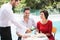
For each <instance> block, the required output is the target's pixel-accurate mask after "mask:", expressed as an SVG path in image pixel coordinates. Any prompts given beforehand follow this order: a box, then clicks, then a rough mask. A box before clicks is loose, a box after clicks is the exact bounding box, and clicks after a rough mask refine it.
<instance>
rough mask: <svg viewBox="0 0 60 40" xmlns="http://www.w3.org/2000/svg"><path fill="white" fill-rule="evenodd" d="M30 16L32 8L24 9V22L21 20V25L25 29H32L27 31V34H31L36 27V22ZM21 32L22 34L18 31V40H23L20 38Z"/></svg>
mask: <svg viewBox="0 0 60 40" xmlns="http://www.w3.org/2000/svg"><path fill="white" fill-rule="evenodd" d="M29 16H30V8H28V7H27V8H25V9H24V16H23V20H21V22H20V24H22V26H23V27H27V28H29V29H30V31H27V32H26V33H29V32H31V28H32V26H33V27H36V26H35V22H34V20H33V19H32V18H30V17H29ZM19 32H21V31H19V30H17V35H18V37H19V38H18V40H21V36H19V35H21V34H19Z"/></svg>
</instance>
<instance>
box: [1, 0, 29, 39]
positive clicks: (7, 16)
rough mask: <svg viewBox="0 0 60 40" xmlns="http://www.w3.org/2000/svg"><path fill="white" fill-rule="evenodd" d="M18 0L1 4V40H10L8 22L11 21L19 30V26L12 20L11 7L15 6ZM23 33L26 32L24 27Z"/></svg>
mask: <svg viewBox="0 0 60 40" xmlns="http://www.w3.org/2000/svg"><path fill="white" fill-rule="evenodd" d="M18 3H19V0H10V2H9V3H6V4H3V5H2V6H1V9H0V35H1V40H12V37H11V26H10V25H9V22H10V21H11V22H12V23H13V24H14V25H16V26H17V27H19V28H21V26H20V24H19V23H17V21H16V20H14V16H13V11H12V7H15V6H17V4H18ZM24 29H25V31H26V30H28V29H27V28H26V27H25V28H24Z"/></svg>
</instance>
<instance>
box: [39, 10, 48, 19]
mask: <svg viewBox="0 0 60 40" xmlns="http://www.w3.org/2000/svg"><path fill="white" fill-rule="evenodd" d="M42 12H43V13H44V15H45V18H46V19H48V16H49V13H48V11H47V10H43V11H41V12H40V13H42Z"/></svg>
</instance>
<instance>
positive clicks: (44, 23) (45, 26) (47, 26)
mask: <svg viewBox="0 0 60 40" xmlns="http://www.w3.org/2000/svg"><path fill="white" fill-rule="evenodd" d="M48 16H49V14H48V11H46V10H43V11H41V14H40V17H41V19H42V20H41V21H39V22H38V23H37V29H38V31H39V32H42V33H44V34H46V35H47V37H48V38H49V40H54V37H53V35H52V21H50V20H48Z"/></svg>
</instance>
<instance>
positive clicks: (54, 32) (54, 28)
mask: <svg viewBox="0 0 60 40" xmlns="http://www.w3.org/2000/svg"><path fill="white" fill-rule="evenodd" d="M56 31H57V29H56V27H53V28H52V33H53V34H54V37H55V34H56Z"/></svg>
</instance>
